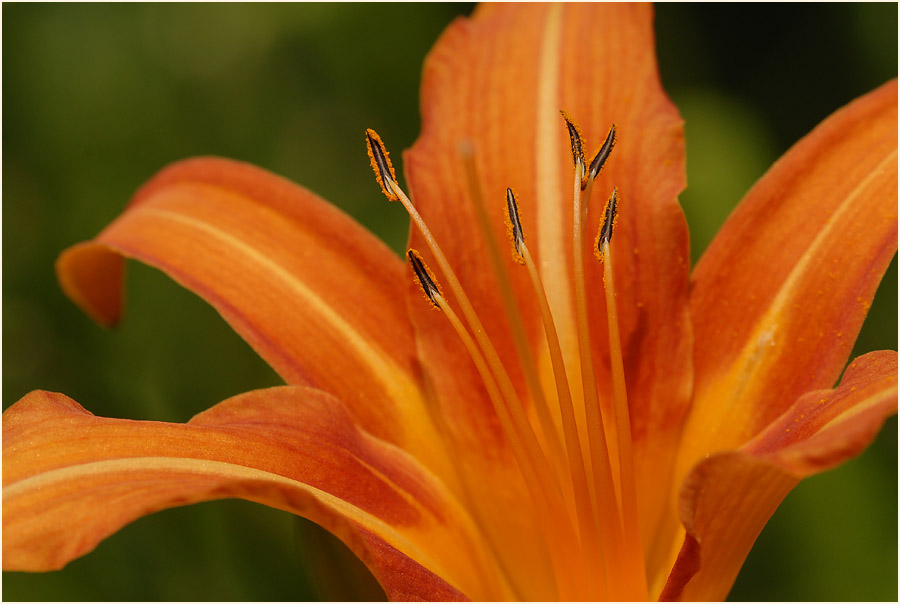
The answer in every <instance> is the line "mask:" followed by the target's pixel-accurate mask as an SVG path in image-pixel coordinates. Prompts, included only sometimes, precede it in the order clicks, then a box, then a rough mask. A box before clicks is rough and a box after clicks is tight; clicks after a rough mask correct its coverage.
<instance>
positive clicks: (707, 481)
mask: <svg viewBox="0 0 900 604" xmlns="http://www.w3.org/2000/svg"><path fill="white" fill-rule="evenodd" d="M597 23H603V32H604V35H602V36H597V35H595V31H596V29H595V25H596V24H597ZM562 109H564V110H565V113H564V114H563V117H560V113H559V112H560V110H562ZM422 111H423V132H422V134H421V136H420V138H419V139H418V141H417V142H416V144H415V145H414V146H413V148H412V149H411V150H409V151H408V152H407V153H406V155H405V156H404V160H405V162H404V163H405V168H406V179H405V182H406V185H407V186H408V189H404V188H403V187H402V186H401V185H402V183H401V181H400V179H399V178H398V177H397V175H396V174H394V173H393V169H392V168H391V166H390V163H389V156H388V154H387V152H386V147H385V146H384V143H383V142H382V141H381V139H380V137H379V136H378V135H377V134H375V132H374V131H369V132H368V133H367V136H366V144H367V146H368V149H369V154H370V159H371V161H372V164H373V167H374V169H375V174H376V178H377V180H378V182H379V184H380V185H381V187H382V189H383V192H384V193H385V194H387V195H388V197H390V198H391V199H395V200H398V201H399V202H400V203H403V204H404V205H405V207H407V209H408V211H409V212H410V214H411V215H412V216H413V224H412V228H411V233H410V241H409V247H410V253H409V255H408V258H409V262H410V264H411V265H412V266H411V268H410V267H407V266H406V265H405V262H404V261H402V260H400V259H399V258H397V257H396V255H394V254H393V253H392V252H391V251H390V250H389V249H387V248H386V247H385V246H384V245H383V244H382V243H380V242H379V241H378V240H377V239H376V238H374V237H373V236H372V235H371V234H369V233H368V232H367V231H365V230H364V229H363V228H362V227H360V226H359V225H357V224H356V223H355V222H353V221H352V220H351V219H350V218H348V217H347V216H345V215H344V214H342V213H341V212H339V211H338V210H336V209H335V208H334V207H332V206H330V205H329V204H327V203H326V202H324V201H323V200H321V199H319V198H318V197H316V196H315V195H314V194H312V193H311V192H309V191H307V190H305V189H302V188H300V187H298V186H296V185H294V184H292V183H289V182H287V181H285V180H283V179H281V178H279V177H277V176H274V175H272V174H270V173H267V172H265V171H263V170H261V169H259V168H255V167H252V166H249V165H246V164H243V163H239V162H235V161H231V160H225V159H217V158H200V159H191V160H186V161H182V162H179V163H176V164H173V165H171V166H169V167H167V168H165V169H164V170H163V171H162V172H160V173H159V174H158V175H156V176H155V177H154V178H153V179H151V180H150V181H149V182H148V183H146V184H145V185H144V186H143V187H142V188H141V189H140V190H139V191H138V192H137V194H136V195H135V196H134V198H133V199H132V201H131V203H130V204H129V205H128V207H127V208H126V209H125V211H124V212H123V213H122V214H121V215H120V216H119V217H118V218H117V219H116V220H115V221H113V222H112V223H111V224H110V225H109V226H108V227H107V228H106V229H105V230H104V231H103V232H101V233H100V234H99V235H98V236H97V237H96V238H95V239H93V240H91V241H88V242H86V243H81V244H78V245H75V246H74V247H72V248H70V249H68V250H66V251H65V252H64V253H63V254H62V255H61V256H60V258H59V260H58V263H57V272H58V276H59V280H60V283H61V285H62V287H63V290H64V291H65V292H66V294H67V295H68V296H69V297H70V298H71V299H72V300H73V301H74V302H75V303H76V304H78V305H79V306H80V307H81V308H82V309H84V311H85V312H86V313H88V314H89V315H90V316H91V317H92V318H94V319H95V320H96V321H98V322H99V323H102V324H104V325H113V324H115V323H116V322H117V321H118V320H119V318H120V315H121V312H122V302H121V300H122V291H121V290H122V270H123V266H124V262H125V260H124V259H125V258H132V259H137V260H140V261H142V262H145V263H147V264H149V265H151V266H155V267H158V268H160V269H161V270H163V271H164V272H166V273H167V274H168V275H170V276H171V277H172V278H173V279H175V280H176V281H178V282H179V283H181V284H182V285H184V286H185V287H187V288H189V289H190V290H192V291H194V292H196V293H197V294H198V295H200V296H202V297H203V298H204V299H205V300H207V301H208V302H209V303H210V304H212V305H213V306H214V307H215V308H216V309H217V310H218V311H219V312H220V313H221V314H222V316H223V317H224V318H225V319H226V320H227V321H228V322H229V323H230V324H231V325H232V327H234V329H235V330H236V331H237V332H238V333H239V334H240V335H241V336H243V337H244V338H245V339H246V340H247V342H249V343H250V345H251V346H252V347H253V348H254V350H256V351H257V352H258V353H259V354H260V355H261V356H262V357H263V358H264V359H265V360H266V361H268V362H269V363H270V364H271V365H272V367H273V368H275V370H276V371H278V373H279V374H280V375H281V376H282V377H283V378H284V380H285V382H286V383H287V384H288V385H286V386H282V387H278V388H271V389H265V390H258V391H253V392H248V393H244V394H241V395H238V396H235V397H233V398H231V399H228V400H226V401H224V402H222V403H220V404H218V405H216V406H214V407H212V408H211V409H209V410H208V411H205V412H203V413H201V414H199V415H197V416H196V417H194V418H193V419H192V420H191V421H189V422H188V423H186V424H172V423H160V422H148V421H130V420H122V419H108V418H102V417H96V416H94V415H92V414H91V413H89V412H88V411H86V410H85V409H84V408H83V407H81V406H80V405H79V404H78V403H76V402H75V401H73V400H72V399H70V398H68V397H66V396H64V395H62V394H56V393H50V392H44V391H35V392H32V393H30V394H28V395H27V396H25V397H24V398H23V399H21V400H20V401H19V402H17V403H16V404H15V405H13V406H12V407H10V408H9V409H8V410H7V411H6V412H5V413H4V414H3V566H4V569H6V570H28V571H46V570H52V569H58V568H61V567H62V566H64V565H65V564H67V563H68V562H69V561H71V560H73V559H74V558H77V557H79V556H82V555H84V554H86V553H88V552H90V551H91V550H92V549H93V548H94V547H95V546H96V545H97V544H98V543H99V542H100V541H101V540H102V539H104V538H105V537H107V536H109V535H111V534H113V533H115V532H116V531H117V530H119V529H120V528H122V527H123V526H124V525H126V524H128V523H129V522H131V521H133V520H135V519H136V518H138V517H140V516H143V515H146V514H149V513H151V512H154V511H157V510H161V509H165V508H169V507H173V506H179V505H186V504H189V503H195V502H199V501H205V500H211V499H219V498H226V497H238V498H243V499H248V500H251V501H256V502H259V503H263V504H266V505H269V506H272V507H275V508H279V509H283V510H287V511H290V512H292V513H295V514H298V515H301V516H304V517H306V518H309V519H311V520H313V521H315V522H317V523H319V524H321V525H322V526H323V527H325V528H327V529H328V530H330V531H331V532H333V533H334V534H335V535H337V536H338V537H339V538H340V539H341V540H343V541H344V543H346V544H347V545H348V546H349V547H350V548H351V549H352V550H353V551H354V552H355V553H356V554H357V555H358V556H359V557H360V558H361V559H362V560H363V561H364V562H365V563H366V565H367V566H368V568H369V569H370V570H371V571H372V573H373V574H374V576H375V577H376V578H377V579H378V581H379V582H380V584H381V585H382V586H383V587H384V589H385V592H386V593H387V595H388V597H390V598H392V599H429V600H436V599H448V600H450V599H463V598H469V599H475V600H505V599H529V600H547V599H558V598H561V599H585V600H588V599H591V600H592V599H607V598H611V599H638V600H640V599H648V598H653V599H657V598H661V599H688V600H705V599H721V598H724V597H725V596H726V595H727V593H728V591H729V589H730V588H731V585H732V583H733V581H734V579H735V577H736V575H737V573H738V571H739V569H740V567H741V565H742V563H743V561H744V559H745V557H746V556H747V553H748V552H749V550H750V548H751V546H752V545H753V542H754V541H755V539H756V537H757V536H758V534H759V532H760V531H761V530H762V528H763V526H764V525H765V523H766V521H767V520H768V518H769V517H770V516H771V514H772V513H773V512H774V510H775V508H776V507H777V506H778V504H779V503H780V502H781V500H782V499H783V498H784V497H785V495H786V494H787V493H788V492H789V491H790V490H791V489H792V488H793V487H794V486H795V485H796V484H797V482H798V481H799V480H801V479H802V478H804V477H806V476H809V475H812V474H815V473H818V472H821V471H824V470H827V469H830V468H832V467H835V466H836V465H838V464H840V463H841V462H843V461H844V460H846V459H849V458H851V457H853V456H855V455H857V454H859V453H860V452H861V451H862V450H863V449H864V448H865V447H866V446H867V445H868V444H869V443H870V442H871V441H872V440H873V439H874V438H875V436H876V435H877V433H878V430H879V429H880V427H881V425H882V424H883V423H884V421H885V419H886V418H887V417H889V416H890V415H892V414H894V413H895V412H896V409H897V354H896V353H895V352H892V351H878V352H872V353H869V354H865V355H863V356H861V357H858V358H856V359H854V360H852V361H851V362H850V363H849V365H847V358H848V356H849V354H850V350H851V348H852V345H853V342H854V341H855V339H856V334H857V333H858V331H859V329H860V327H861V325H862V322H863V320H864V318H865V316H866V312H867V310H868V307H869V305H870V303H871V300H872V297H873V296H874V293H875V290H876V288H877V285H878V283H879V281H880V279H881V276H882V275H883V273H884V271H885V270H886V268H887V266H888V264H889V262H890V261H891V259H892V258H893V256H894V254H895V252H896V249H897V85H896V82H889V83H887V84H885V85H883V86H882V87H880V88H878V89H877V90H875V91H873V92H871V93H870V94H868V95H866V96H864V97H862V98H860V99H858V100H856V101H854V102H853V103H851V104H850V105H848V106H847V107H845V108H843V109H841V110H839V111H838V112H837V113H835V114H834V115H833V116H832V117H830V118H829V119H827V120H826V121H825V122H823V123H822V124H821V125H820V126H819V127H817V128H816V129H815V130H814V131H813V132H812V133H811V134H809V135H808V136H807V137H805V138H804V139H803V140H801V141H800V142H799V143H797V145H796V146H794V147H793V148H792V149H791V150H790V151H789V152H788V153H787V154H786V155H785V156H784V157H783V158H782V159H781V160H780V161H779V162H778V163H776V164H775V165H774V166H773V167H772V169H771V170H770V171H769V172H768V173H767V174H766V175H765V176H763V178H762V179H761V180H760V181H759V182H758V183H757V184H756V185H755V186H754V187H753V189H752V190H751V191H750V192H749V193H748V195H747V196H746V198H745V199H744V200H743V201H742V203H741V204H740V206H739V207H738V208H737V210H736V211H735V212H734V213H733V215H732V216H731V217H730V218H729V220H728V221H727V223H726V224H725V225H724V226H723V228H722V230H721V231H720V232H719V234H718V235H717V236H716V238H715V240H714V241H713V243H712V244H711V245H710V246H709V248H708V249H707V251H706V252H705V253H704V255H703V257H702V258H701V260H700V262H699V263H698V264H697V266H696V267H694V269H693V270H691V269H690V266H689V250H688V232H687V226H686V223H685V219H684V216H683V213H682V211H681V208H680V207H679V205H678V202H677V195H678V194H679V192H680V191H681V190H682V189H683V188H684V186H685V175H684V149H683V135H682V122H681V119H680V117H679V115H678V113H677V111H676V109H675V107H674V106H673V105H672V103H671V102H670V101H669V99H668V98H667V97H666V95H665V93H664V92H663V90H662V88H661V85H660V82H659V76H658V73H657V68H656V62H655V56H654V44H653V33H652V15H651V11H650V9H649V8H647V7H645V6H635V5H627V4H617V5H612V6H603V5H589V4H585V5H562V6H559V5H558V6H545V5H527V6H517V5H485V6H481V7H479V8H478V9H477V11H476V12H475V14H474V16H473V17H472V18H471V19H460V20H458V21H456V22H455V23H454V24H453V25H451V26H450V27H449V28H448V30H447V31H446V32H445V33H444V35H443V36H442V37H441V39H440V40H439V42H438V43H437V45H436V47H435V48H434V50H433V51H432V53H431V54H430V55H429V57H428V59H427V62H426V66H425V72H424V81H423V92H422ZM612 124H615V127H614V129H611V126H612ZM387 138H388V139H389V137H387ZM613 144H614V146H613ZM593 149H600V151H599V152H598V153H597V155H590V154H588V152H589V151H590V150H593ZM360 153H361V151H360ZM573 160H574V161H573ZM592 160H596V161H592ZM603 160H605V163H603ZM601 164H602V165H601ZM601 167H602V171H601ZM508 188H512V189H514V190H515V193H513V192H512V191H511V190H509V189H508ZM614 191H615V192H614ZM617 202H618V203H617ZM386 203H387V202H386ZM507 223H509V224H507ZM595 235H596V236H597V238H596V239H595ZM501 247H502V248H503V249H502V250H500V248H501ZM509 248H512V253H510V252H509ZM498 250H499V251H498ZM595 254H596V255H597V256H598V257H599V260H598V258H595ZM520 264H524V266H520ZM423 291H424V293H425V296H424V297H423ZM435 307H436V308H437V310H435ZM836 383H837V385H836V386H835V384H836Z"/></svg>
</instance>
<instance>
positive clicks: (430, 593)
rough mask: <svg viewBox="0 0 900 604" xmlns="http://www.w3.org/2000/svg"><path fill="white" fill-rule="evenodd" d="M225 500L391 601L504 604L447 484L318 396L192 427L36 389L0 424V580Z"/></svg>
mask: <svg viewBox="0 0 900 604" xmlns="http://www.w3.org/2000/svg"><path fill="white" fill-rule="evenodd" d="M226 497H238V498H242V499H248V500H251V501H256V502H259V503H263V504H266V505H270V506H272V507H275V508H279V509H282V510H287V511H290V512H292V513H295V514H299V515H302V516H304V517H307V518H309V519H311V520H313V521H315V522H317V523H319V524H321V525H322V526H324V527H325V528H327V529H328V530H330V531H331V532H333V533H334V534H335V535H337V536H338V537H339V538H341V539H342V540H343V541H344V542H345V543H346V544H347V545H348V546H349V547H350V548H351V549H352V550H353V551H354V552H355V553H356V554H357V555H358V556H359V557H360V558H361V559H362V560H363V562H365V563H366V564H367V565H368V567H369V569H370V570H371V571H372V572H373V574H375V576H376V578H377V579H378V580H379V581H380V582H381V584H382V586H383V587H384V588H385V590H386V591H387V592H388V595H389V596H392V597H395V598H406V599H408V598H422V599H433V598H438V599H444V598H450V599H458V598H460V597H461V596H462V594H466V595H471V596H473V597H476V598H477V599H495V598H504V597H509V596H508V593H507V592H505V591H504V586H503V585H501V584H499V583H498V579H497V577H499V573H498V572H497V571H496V569H495V562H494V559H493V558H492V557H491V556H490V555H489V554H488V553H486V551H487V550H486V549H485V546H484V542H483V540H482V538H481V536H480V535H479V533H478V532H477V530H476V529H475V528H474V525H473V524H472V522H471V520H470V519H469V516H468V515H467V512H465V510H464V509H463V508H462V507H460V505H459V504H458V503H457V502H456V500H455V499H454V498H453V496H452V495H451V494H450V492H449V491H448V490H447V489H446V488H445V486H444V485H443V484H442V483H441V482H440V481H439V480H438V479H437V478H436V477H435V476H434V475H433V474H431V473H430V472H429V471H428V470H426V469H425V468H423V467H422V466H421V464H419V463H418V462H417V461H415V460H414V459H413V458H411V457H410V456H409V455H407V454H406V453H404V452H403V451H401V450H399V449H398V448H396V447H395V446H393V445H390V444H388V443H385V442H384V441H382V440H380V439H377V438H375V437H373V436H371V435H370V434H368V433H367V432H364V431H363V430H361V429H359V428H358V427H357V426H356V425H355V424H354V423H353V419H352V416H351V414H350V412H349V411H348V409H347V408H346V407H344V406H343V405H342V404H341V403H340V402H339V401H337V400H336V399H334V398H333V397H331V396H330V395H328V394H326V393H323V392H321V391H317V390H314V389H310V388H301V387H281V388H273V389H268V390H260V391H254V392H249V393H246V394H243V395H240V396H237V397H234V398H232V399H229V400H227V401H225V402H223V403H221V404H219V405H217V406H215V407H213V408H212V409H210V410H208V411H206V412H204V413H201V414H200V415H198V416H196V417H195V418H193V419H192V420H191V421H190V422H188V423H187V424H170V423H160V422H142V421H131V420H119V419H106V418H100V417H95V416H93V415H91V414H90V413H89V412H87V411H85V410H84V409H83V408H82V407H81V406H79V405H78V404H77V403H76V402H75V401H73V400H71V399H69V398H67V397H65V396H64V395H61V394H54V393H48V392H41V391H36V392H33V393H31V394H29V395H28V396H26V397H25V398H23V399H22V400H21V401H19V402H18V403H16V404H15V405H13V406H12V407H10V408H9V409H8V410H7V411H6V412H5V413H4V414H3V533H4V537H3V563H4V569H9V570H50V569H56V568H60V567H62V566H64V565H65V564H66V563H68V562H69V561H70V560H72V559H74V558H77V557H79V556H82V555H84V554H86V553H88V552H89V551H91V550H92V549H93V548H94V547H95V546H96V545H97V544H98V542H99V541H100V540H102V539H103V538H105V537H107V536H109V535H111V534H112V533H114V532H115V531H117V530H118V529H120V528H121V527H122V526H124V525H126V524H128V523H129V522H132V521H133V520H135V519H137V518H139V517H141V516H143V515H146V514H149V513H152V512H154V511H158V510H161V509H165V508H169V507H173V506H178V505H187V504H190V503H196V502H199V501H206V500H211V499H221V498H226Z"/></svg>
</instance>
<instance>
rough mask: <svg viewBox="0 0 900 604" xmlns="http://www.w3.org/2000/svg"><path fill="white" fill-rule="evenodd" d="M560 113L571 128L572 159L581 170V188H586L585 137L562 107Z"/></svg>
mask: <svg viewBox="0 0 900 604" xmlns="http://www.w3.org/2000/svg"><path fill="white" fill-rule="evenodd" d="M559 113H560V115H562V116H563V119H564V120H566V126H567V127H568V129H569V142H571V144H572V159H573V161H574V162H575V168H576V169H580V170H581V172H580V174H581V175H582V176H581V188H582V189H584V188H585V187H586V186H587V180H586V178H585V175H586V174H587V171H586V169H585V166H584V139H583V137H582V136H581V128H579V127H578V126H576V125H575V121H574V120H573V119H572V118H571V117H569V114H568V113H566V112H565V111H563V110H562V109H560V111H559Z"/></svg>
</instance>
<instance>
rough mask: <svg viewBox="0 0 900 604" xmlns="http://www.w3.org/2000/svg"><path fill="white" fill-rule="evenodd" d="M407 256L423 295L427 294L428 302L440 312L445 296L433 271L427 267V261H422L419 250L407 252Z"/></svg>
mask: <svg viewBox="0 0 900 604" xmlns="http://www.w3.org/2000/svg"><path fill="white" fill-rule="evenodd" d="M406 255H407V256H408V257H409V262H410V264H412V268H413V274H414V275H415V277H416V283H418V284H419V287H421V288H422V293H424V294H425V297H426V298H428V301H429V302H431V304H432V305H434V307H435V308H437V309H438V310H440V309H441V304H440V300H443V299H444V296H443V294H442V293H441V288H440V287H438V284H437V281H435V279H434V275H433V274H432V273H431V270H429V268H428V267H427V266H426V265H425V261H424V260H422V254H420V253H419V252H418V251H417V250H412V249H411V250H409V251H407V252H406Z"/></svg>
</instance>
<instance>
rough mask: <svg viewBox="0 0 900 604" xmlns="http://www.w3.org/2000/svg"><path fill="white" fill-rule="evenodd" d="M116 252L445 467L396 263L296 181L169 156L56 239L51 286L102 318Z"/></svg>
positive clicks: (284, 368)
mask: <svg viewBox="0 0 900 604" xmlns="http://www.w3.org/2000/svg"><path fill="white" fill-rule="evenodd" d="M120 256H124V257H128V258H135V259H138V260H141V261H142V262H145V263H147V264H149V265H151V266H155V267H157V268H160V269H161V270H163V271H165V272H166V273H167V274H168V275H169V276H171V277H172V278H173V279H175V280H176V281H178V282H179V283H181V284H182V285H184V286H185V287H187V288H188V289H190V290H192V291H193V292H195V293H197V294H198V295H200V296H201V297H202V298H204V299H205V300H206V301H208V302H209V303H210V304H212V305H213V306H214V307H215V308H216V309H217V310H218V311H219V312H220V313H221V314H222V316H223V317H224V318H225V320H226V321H228V323H229V324H230V325H231V326H232V327H233V328H234V329H235V330H236V331H237V332H238V333H239V334H240V335H241V336H243V337H244V339H246V340H247V342H249V343H250V345H251V346H252V347H253V349H254V350H256V352H258V353H259V354H260V356H262V357H263V358H264V359H265V360H266V361H268V362H269V364H270V365H272V367H274V368H275V370H276V371H278V373H279V374H280V375H281V376H282V377H283V378H284V379H285V380H286V381H287V382H289V383H294V384H305V385H310V386H313V387H316V388H319V389H322V390H325V391H327V392H330V393H331V394H334V395H336V396H337V397H338V398H340V399H341V400H342V401H344V402H345V403H346V404H348V405H349V406H350V407H351V409H352V410H353V412H354V413H355V414H356V416H357V417H358V418H359V421H360V422H361V425H362V426H364V427H365V428H366V429H367V430H369V431H370V432H372V433H373V434H375V435H376V436H378V437H379V438H383V439H385V440H388V441H390V442H393V443H395V444H398V445H400V446H402V447H403V448H405V449H406V450H408V451H410V452H412V453H413V454H414V455H417V456H418V457H419V458H420V459H421V460H423V461H424V462H425V463H426V464H428V465H430V466H431V467H432V468H433V469H435V470H436V471H438V472H440V473H441V474H442V476H444V477H447V476H451V474H450V473H449V470H448V469H447V462H446V459H445V454H444V453H443V450H442V449H441V447H440V443H439V440H438V439H437V438H436V433H435V431H434V428H433V425H432V424H431V420H430V418H429V415H428V413H427V410H426V407H425V404H424V402H423V399H422V394H421V392H420V387H419V382H418V380H417V378H416V377H415V376H416V371H417V368H416V367H415V365H414V362H413V359H414V358H415V348H414V340H413V337H412V329H411V327H410V325H409V322H408V321H407V319H406V316H405V312H404V306H403V304H404V303H403V299H402V291H403V287H404V284H405V281H406V276H405V274H404V273H403V264H402V262H401V261H400V260H399V259H398V258H397V257H396V256H395V255H394V254H393V253H392V252H391V251H390V250H388V249H387V248H386V247H385V246H384V245H383V244H382V243H381V242H380V241H378V240H377V239H376V238H375V237H374V236H373V235H371V234H370V233H369V232H367V231H366V230H364V229H363V228H362V227H360V226H359V225H358V224H356V223H355V222H353V221H352V220H351V219H350V218H348V217H347V216H346V215H344V214H343V213H341V212H340V211H339V210H337V209H335V208H334V207H333V206H331V205H329V204H327V203H326V202H324V201H322V200H321V199H319V198H318V197H316V196H315V195H313V194H312V193H310V192H309V191H307V190H305V189H302V188H300V187H298V186H296V185H294V184H292V183H290V182H288V181H286V180H284V179H282V178H279V177H277V176H275V175H273V174H270V173H268V172H265V171H264V170H261V169H259V168H255V167H253V166H250V165H248V164H243V163H240V162H235V161H231V160H225V159H216V158H202V159H192V160H187V161H183V162H179V163H176V164H173V165H171V166H169V167H168V168H166V169H165V170H163V171H162V172H160V173H159V174H158V175H157V176H156V177H154V178H153V179H152V180H151V181H150V182H149V183H147V184H146V185H144V186H143V187H142V188H141V189H140V191H139V192H138V193H137V194H136V196H135V198H134V200H133V201H132V203H131V204H130V205H129V206H128V208H127V209H126V210H125V211H124V213H123V214H122V215H121V216H119V218H117V219H116V220H115V221H114V222H113V223H112V224H110V225H109V226H108V227H107V228H106V229H105V230H104V231H103V232H102V233H101V234H100V235H99V236H98V237H97V238H96V239H94V240H93V241H90V242H87V243H82V244H79V245H76V246H74V247H72V248H70V249H68V250H67V251H66V252H64V253H63V254H62V255H61V256H60V258H59V260H58V263H57V272H58V275H59V280H60V283H61V284H62V287H63V289H64V291H65V292H66V293H67V294H68V295H69V297H70V298H72V299H73V300H74V301H75V302H76V303H77V304H79V306H81V307H82V308H84V309H85V310H86V311H87V312H88V314H90V315H91V316H92V317H94V318H95V319H97V320H98V321H100V322H102V323H105V324H112V323H115V322H116V321H117V320H118V318H119V314H120V306H121V296H122V290H121V288H122V285H121V283H122V276H121V273H122V266H123V262H122V259H121V257H120Z"/></svg>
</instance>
